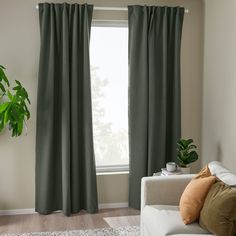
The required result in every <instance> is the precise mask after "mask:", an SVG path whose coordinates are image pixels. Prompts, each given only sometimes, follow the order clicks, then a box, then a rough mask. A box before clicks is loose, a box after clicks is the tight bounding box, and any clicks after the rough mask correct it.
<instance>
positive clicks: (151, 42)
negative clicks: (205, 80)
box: [128, 6, 184, 208]
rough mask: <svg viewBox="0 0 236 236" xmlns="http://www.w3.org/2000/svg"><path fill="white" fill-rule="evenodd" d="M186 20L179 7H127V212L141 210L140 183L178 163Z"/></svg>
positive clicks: (182, 10) (182, 9)
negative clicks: (182, 35)
mask: <svg viewBox="0 0 236 236" xmlns="http://www.w3.org/2000/svg"><path fill="white" fill-rule="evenodd" d="M183 18H184V8H181V7H157V6H129V7H128V20H129V143H130V185H129V206H130V207H133V208H140V186H141V178H142V177H144V176H151V175H153V173H154V172H157V171H160V169H161V168H162V167H165V163H166V162H168V161H175V160H176V142H177V140H178V139H179V138H180V135H181V106H180V99H181V98H180V96H181V94H180V48H181V34H182V24H183ZM160 191H161V189H160Z"/></svg>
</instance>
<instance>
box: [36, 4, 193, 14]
mask: <svg viewBox="0 0 236 236" xmlns="http://www.w3.org/2000/svg"><path fill="white" fill-rule="evenodd" d="M36 8H37V9H38V8H39V5H36ZM94 10H98V11H99V10H100V11H127V10H128V8H127V7H94ZM184 12H185V13H189V10H188V9H185V10H184Z"/></svg>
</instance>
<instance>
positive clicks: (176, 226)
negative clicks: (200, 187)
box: [141, 175, 212, 236]
mask: <svg viewBox="0 0 236 236" xmlns="http://www.w3.org/2000/svg"><path fill="white" fill-rule="evenodd" d="M193 177H194V175H175V176H155V177H144V178H142V185H141V236H167V235H172V236H174V235H175V236H186V235H192V236H193V235H195V236H196V235H197V236H200V235H208V236H209V235H212V234H210V233H209V232H207V231H206V230H204V229H202V228H201V227H200V226H199V224H198V223H192V224H189V225H185V224H184V223H183V221H182V219H181V216H180V213H179V208H178V205H179V200H180V197H181V195H182V192H183V191H184V189H185V187H186V185H187V184H188V183H189V181H190V180H191V179H192V178H193Z"/></svg>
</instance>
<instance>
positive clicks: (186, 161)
mask: <svg viewBox="0 0 236 236" xmlns="http://www.w3.org/2000/svg"><path fill="white" fill-rule="evenodd" d="M196 149H197V146H196V145H195V144H193V140H192V139H180V140H179V141H178V142H177V149H176V150H177V158H178V161H179V167H180V169H181V172H182V173H183V174H189V173H190V164H191V163H193V162H195V161H197V160H198V154H197V152H196Z"/></svg>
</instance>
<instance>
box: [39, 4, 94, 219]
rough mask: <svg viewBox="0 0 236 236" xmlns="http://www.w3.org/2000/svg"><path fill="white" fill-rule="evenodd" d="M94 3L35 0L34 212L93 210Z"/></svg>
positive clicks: (68, 212) (91, 211) (70, 212)
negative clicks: (37, 44) (91, 54)
mask: <svg viewBox="0 0 236 236" xmlns="http://www.w3.org/2000/svg"><path fill="white" fill-rule="evenodd" d="M92 13H93V6H92V5H87V4H85V5H79V4H71V5H69V4H66V3H63V4H49V3H43V4H39V21H40V35H41V50H40V64H39V81H38V105H37V137H36V211H37V212H39V213H41V214H48V213H50V212H52V211H56V210H62V211H63V212H64V214H65V215H70V214H73V213H77V212H79V211H80V210H81V209H85V210H86V211H87V212H89V213H94V212H97V209H98V203H97V185H96V169H95V159H94V149H93V134H92V110H91V91H90V63H89V38H90V29H91V21H92Z"/></svg>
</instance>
